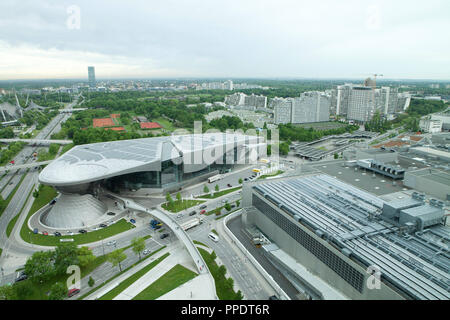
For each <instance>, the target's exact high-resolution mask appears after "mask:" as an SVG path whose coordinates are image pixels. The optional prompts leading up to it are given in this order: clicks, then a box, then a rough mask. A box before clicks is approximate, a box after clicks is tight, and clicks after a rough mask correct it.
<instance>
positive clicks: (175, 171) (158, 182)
mask: <svg viewBox="0 0 450 320" xmlns="http://www.w3.org/2000/svg"><path fill="white" fill-rule="evenodd" d="M227 160H228V161H227ZM236 160H237V150H236V148H235V149H234V156H232V157H231V159H230V157H229V156H228V158H227V154H224V155H223V157H222V158H221V159H219V160H218V161H216V162H218V163H216V162H215V163H212V164H211V165H209V166H206V167H205V168H204V169H202V170H199V171H196V172H189V173H185V172H184V169H183V164H182V163H181V164H179V165H177V164H174V163H173V162H172V160H166V161H163V162H162V163H161V171H144V172H135V173H129V174H125V175H121V176H116V177H112V178H110V179H106V180H105V181H104V182H103V185H104V186H105V187H106V188H107V189H109V190H111V191H113V192H118V191H119V190H123V189H127V190H130V191H131V190H139V189H141V188H150V189H151V188H164V187H168V186H173V185H176V184H179V183H181V182H183V181H188V180H190V179H193V178H195V177H198V176H201V175H204V174H207V173H210V172H213V171H219V173H225V172H227V171H228V170H230V169H231V168H232V167H233V164H226V163H227V162H236Z"/></svg>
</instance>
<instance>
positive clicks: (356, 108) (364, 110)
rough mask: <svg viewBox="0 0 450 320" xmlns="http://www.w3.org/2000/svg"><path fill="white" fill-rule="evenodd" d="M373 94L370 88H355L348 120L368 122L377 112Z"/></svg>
mask: <svg viewBox="0 0 450 320" xmlns="http://www.w3.org/2000/svg"><path fill="white" fill-rule="evenodd" d="M373 96H374V95H373V92H372V88H370V87H353V88H352V90H351V91H350V96H349V102H348V110H347V119H348V120H355V121H360V122H367V121H369V120H371V119H372V116H373V114H374V112H375V103H374V101H373Z"/></svg>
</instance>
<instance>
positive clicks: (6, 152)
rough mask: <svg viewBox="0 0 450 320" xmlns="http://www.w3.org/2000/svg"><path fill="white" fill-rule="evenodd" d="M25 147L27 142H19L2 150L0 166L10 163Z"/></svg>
mask: <svg viewBox="0 0 450 320" xmlns="http://www.w3.org/2000/svg"><path fill="white" fill-rule="evenodd" d="M25 145H26V143H25V142H20V141H17V142H12V143H10V144H9V145H8V147H6V148H2V149H1V150H0V165H5V164H7V163H8V162H10V161H11V159H12V158H14V156H15V155H16V154H18V153H19V152H20V150H22V149H23V147H24V146H25Z"/></svg>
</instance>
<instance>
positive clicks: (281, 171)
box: [258, 170, 284, 179]
mask: <svg viewBox="0 0 450 320" xmlns="http://www.w3.org/2000/svg"><path fill="white" fill-rule="evenodd" d="M283 173H284V171H283V170H278V171H277V172H275V173H272V174H265V175H263V176H261V177H259V178H258V179H266V178H270V177H275V176H278V175H280V174H283Z"/></svg>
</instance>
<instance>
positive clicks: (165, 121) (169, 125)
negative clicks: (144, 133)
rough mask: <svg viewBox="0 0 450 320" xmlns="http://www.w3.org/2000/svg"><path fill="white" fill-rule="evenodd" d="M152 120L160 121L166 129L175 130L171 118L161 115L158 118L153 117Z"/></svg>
mask: <svg viewBox="0 0 450 320" xmlns="http://www.w3.org/2000/svg"><path fill="white" fill-rule="evenodd" d="M150 121H153V122H158V123H159V124H160V125H161V126H162V127H163V128H164V129H166V130H167V131H173V130H175V128H174V126H173V123H172V122H170V120H168V119H166V118H163V117H159V118H157V119H151V120H150Z"/></svg>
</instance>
